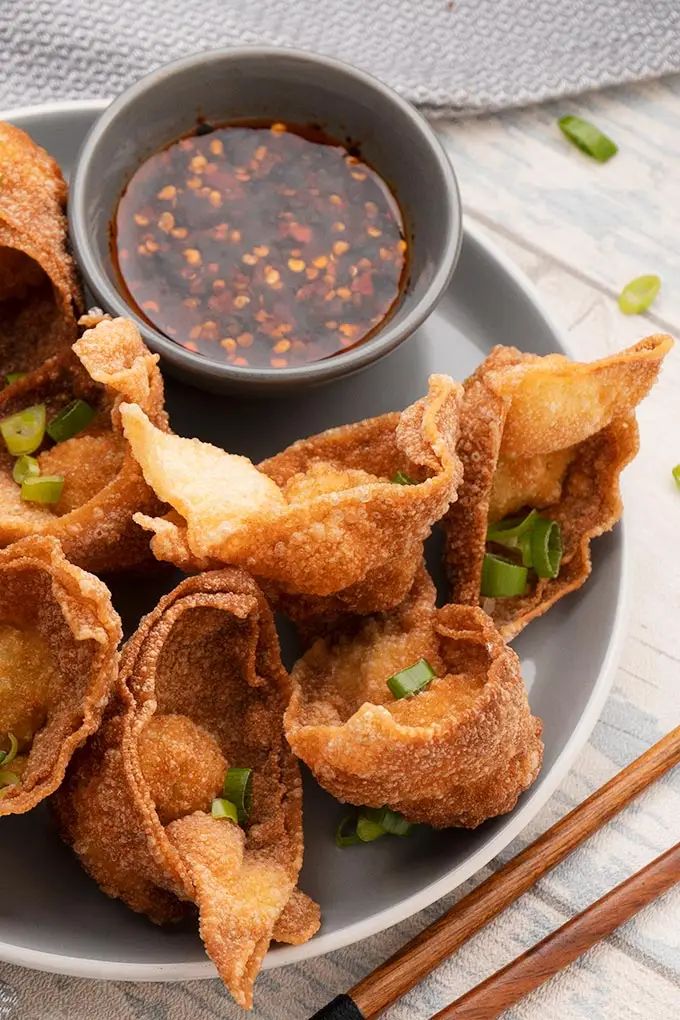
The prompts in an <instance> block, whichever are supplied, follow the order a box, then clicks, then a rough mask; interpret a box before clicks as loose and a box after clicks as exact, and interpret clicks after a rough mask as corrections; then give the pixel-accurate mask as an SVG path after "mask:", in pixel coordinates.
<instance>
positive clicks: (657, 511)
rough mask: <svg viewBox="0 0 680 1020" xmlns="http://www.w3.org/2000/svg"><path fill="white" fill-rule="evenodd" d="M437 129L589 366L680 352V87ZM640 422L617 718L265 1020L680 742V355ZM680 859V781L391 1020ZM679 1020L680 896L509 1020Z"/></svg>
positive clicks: (41, 1002) (14, 1013)
mask: <svg viewBox="0 0 680 1020" xmlns="http://www.w3.org/2000/svg"><path fill="white" fill-rule="evenodd" d="M565 112H572V113H579V114H582V115H585V116H587V117H590V118H591V119H593V120H594V121H595V122H596V123H597V124H598V125H599V126H600V127H601V128H603V129H604V130H605V131H607V132H608V133H609V134H611V136H612V137H613V138H614V139H615V140H616V141H617V142H618V143H619V145H620V152H619V154H618V155H617V157H616V158H615V159H613V160H611V161H610V162H609V163H608V164H606V165H604V166H600V165H599V164H597V163H595V162H593V161H591V160H589V159H588V158H586V157H585V156H583V155H582V154H580V153H579V152H578V151H577V150H575V149H573V148H572V147H571V146H570V145H568V144H567V143H566V142H565V140H564V139H563V138H562V136H561V134H560V133H559V131H558V130H557V127H556V124H555V121H556V118H557V117H558V116H559V115H561V114H562V113H565ZM440 126H441V127H442V128H443V129H444V130H445V132H446V134H447V137H448V139H449V142H450V146H451V150H452V153H453V156H454V159H455V165H456V169H457V172H458V175H459V179H460V184H461V190H462V195H463V201H464V205H465V210H466V216H467V218H468V220H469V221H470V222H474V224H475V225H476V226H478V227H480V228H482V229H483V230H484V232H485V233H486V234H487V235H488V236H489V237H490V238H491V239H492V240H493V241H494V242H495V243H496V244H497V245H499V247H501V248H502V249H503V250H504V251H505V252H506V253H507V254H508V255H509V256H510V257H511V258H512V259H513V260H514V261H515V262H516V263H517V264H518V265H519V266H520V267H521V268H522V269H523V270H524V271H525V273H527V275H528V276H529V277H530V278H531V279H532V280H533V282H534V283H535V285H536V286H537V287H538V290H539V292H540V294H541V296H542V298H543V299H544V301H545V302H546V304H547V306H548V308H549V309H550V310H551V312H552V313H553V315H554V317H555V318H556V319H557V320H558V322H560V323H561V324H562V325H563V327H564V328H565V330H566V333H567V336H568V340H569V343H570V344H571V346H572V349H573V352H574V354H575V355H577V356H578V357H580V358H583V359H591V358H595V357H597V356H599V355H601V354H603V353H605V352H607V351H611V350H614V349H616V348H619V347H621V346H623V345H625V344H627V343H629V342H632V341H634V340H636V339H638V338H639V337H641V336H644V335H645V334H648V333H652V332H658V331H662V330H663V331H669V332H671V333H675V334H676V335H678V336H680V77H674V78H668V79H665V80H663V81H659V82H654V83H648V84H644V85H638V86H631V87H625V88H618V89H611V90H609V91H607V92H603V93H599V94H596V95H590V96H586V97H580V98H577V99H574V100H571V101H565V102H560V103H559V104H550V105H546V106H542V107H537V108H533V109H527V110H524V111H519V112H517V111H515V112H510V113H506V114H502V115H497V116H493V117H484V118H480V119H478V120H468V121H459V122H456V123H451V124H443V125H440ZM649 272H654V273H658V274H659V275H660V276H661V277H662V280H663V289H662V292H661V295H660V297H659V298H658V300H657V302H656V303H655V304H654V306H653V308H652V309H651V310H650V311H649V312H648V313H647V314H646V315H644V316H641V317H632V318H629V317H624V316H623V315H622V314H621V313H620V312H619V311H618V309H617V305H616V300H615V299H616V295H617V294H618V292H619V290H620V288H621V286H622V285H623V284H624V283H626V282H627V281H628V280H629V279H631V278H632V277H634V276H637V275H639V274H641V273H649ZM498 340H499V342H501V341H502V340H503V338H502V337H498ZM639 420H640V425H641V437H642V451H641V454H640V456H639V457H638V459H637V460H636V461H635V463H634V464H633V465H632V467H631V468H629V469H628V471H627V475H626V479H625V484H624V490H625V497H626V522H627V526H628V540H629V542H630V546H631V553H632V557H631V558H632V560H633V571H632V598H631V603H632V609H631V617H630V625H629V633H628V638H627V641H626V643H625V648H624V652H623V656H622V659H621V663H620V666H619V669H618V673H617V676H616V679H615V681H614V685H613V688H612V691H611V695H610V697H609V699H608V701H607V703H606V705H605V708H604V711H603V713H602V717H601V719H600V721H599V722H598V724H597V726H596V727H595V730H594V731H593V734H592V736H591V738H590V740H589V742H588V744H587V746H586V747H585V749H584V750H583V751H582V753H581V754H580V756H579V758H578V760H577V761H576V764H575V766H574V768H573V769H572V771H571V773H570V774H569V776H568V778H567V779H566V780H565V782H564V783H563V784H562V786H561V787H560V788H559V789H558V791H557V793H556V794H555V795H554V796H553V797H552V799H551V800H550V801H549V803H548V804H547V805H546V806H545V807H544V809H543V810H542V811H541V813H540V814H539V816H538V817H537V818H536V819H535V820H534V822H533V823H532V825H531V826H529V828H528V829H527V830H526V831H525V832H524V833H523V834H522V836H521V837H520V838H519V839H517V840H516V841H515V843H514V844H512V845H511V846H510V847H508V849H507V850H506V851H505V852H504V853H503V855H502V856H501V858H500V859H498V860H496V861H495V862H493V864H492V865H491V866H490V867H489V868H487V869H484V871H483V872H481V873H480V874H479V875H478V876H476V878H475V879H474V880H472V881H471V882H470V883H468V884H467V885H466V886H465V887H464V888H463V889H460V890H458V891H457V892H456V893H455V894H454V895H452V896H450V897H448V898H447V899H446V900H444V901H442V902H441V903H439V904H436V905H435V906H433V907H431V908H429V909H428V910H426V911H424V912H422V913H421V914H418V915H416V916H415V917H413V918H411V919H410V920H409V921H407V922H404V923H402V924H400V925H398V926H396V927H395V928H392V929H390V930H388V931H386V932H383V933H382V934H381V935H377V936H375V937H373V938H371V939H368V940H366V941H364V942H362V943H360V944H358V945H355V946H353V947H351V948H349V949H345V950H340V951H338V952H335V953H332V954H330V955H329V956H326V957H324V958H322V959H317V960H312V961H310V962H308V963H305V964H301V965H298V966H295V967H290V968H284V969H282V970H276V971H271V972H268V973H266V974H264V975H262V976H261V978H260V980H259V982H258V985H257V993H256V999H255V1002H256V1005H255V1010H254V1011H253V1013H252V1014H251V1015H252V1016H253V1020H303V1018H305V1017H307V1016H308V1015H309V1014H310V1013H311V1012H312V1011H313V1010H314V1009H316V1008H318V1007H320V1006H321V1005H322V1004H323V1003H324V1002H326V1001H327V1000H328V999H329V998H331V997H332V996H333V995H335V994H337V993H339V992H341V991H344V990H345V989H346V988H348V987H349V986H351V985H352V984H353V983H354V982H355V981H356V980H357V979H358V978H359V977H361V976H363V975H364V974H366V973H368V971H370V970H371V969H372V968H373V967H375V966H376V965H377V964H378V963H380V962H381V961H382V960H383V959H384V958H385V957H386V956H388V955H389V954H390V953H391V952H393V951H394V950H395V949H397V948H398V947H399V946H400V945H402V944H403V943H404V942H405V941H406V940H407V939H408V938H409V937H410V936H411V935H412V934H414V933H415V932H417V931H419V930H420V929H421V928H423V927H424V926H425V924H427V923H428V922H429V921H431V920H433V919H434V918H435V917H437V916H438V915H439V914H440V913H441V912H442V911H443V910H444V909H445V908H446V907H447V906H449V905H450V904H451V903H452V902H453V901H454V900H455V899H456V898H458V897H459V896H460V895H462V894H463V893H464V892H465V891H466V890H467V889H468V888H471V887H472V886H473V885H474V884H475V883H476V882H478V881H479V880H480V879H482V878H483V877H485V875H486V874H488V873H489V871H490V870H492V869H493V868H497V867H498V866H499V865H500V864H501V863H502V861H503V860H505V859H507V858H508V857H510V856H512V855H513V854H514V853H516V852H517V851H518V850H519V849H520V848H521V847H522V846H523V845H525V844H526V843H527V842H528V841H529V840H530V839H532V838H533V837H535V836H536V835H537V834H538V833H539V832H541V831H543V830H544V829H546V828H547V827H548V826H549V825H550V824H551V823H552V822H553V821H555V820H556V819H557V818H558V817H559V816H561V815H562V814H564V813H565V812H566V811H567V810H569V809H570V808H571V807H573V806H574V805H576V804H577V803H578V802H579V801H581V800H583V799H584V798H585V797H586V796H587V795H588V794H589V793H591V792H592V791H593V790H594V789H596V788H597V787H598V786H600V785H601V784H602V783H603V782H604V781H605V780H606V779H607V778H609V777H610V776H611V775H613V773H614V772H616V771H618V769H619V768H621V767H622V766H624V765H625V764H626V763H628V762H629V761H631V760H632V759H633V758H635V757H636V756H637V755H638V754H640V753H641V752H642V751H643V750H644V749H645V748H646V747H648V746H649V745H650V744H652V743H653V742H654V741H656V740H657V739H659V738H660V737H661V736H662V735H663V734H664V733H665V732H667V731H668V730H670V729H671V728H673V727H674V726H677V725H678V724H680V643H679V642H678V634H679V633H680V628H679V626H678V623H679V622H680V539H679V533H680V491H678V489H677V488H676V486H675V484H674V482H673V480H672V478H671V468H672V466H673V465H674V464H676V463H678V462H680V348H677V349H676V350H675V351H674V352H673V353H672V354H671V356H670V357H669V359H668V360H667V364H666V366H665V368H664V371H663V374H662V378H661V381H660V382H659V384H658V385H657V387H656V389H655V390H654V392H653V395H652V397H651V398H650V399H648V400H647V401H646V402H645V403H644V404H643V406H642V408H641V410H640V414H639ZM678 840H680V771H679V770H677V769H676V770H675V773H674V774H671V775H669V776H668V777H666V778H665V779H663V780H662V781H660V782H658V783H657V784H656V785H655V786H654V787H653V788H652V789H651V790H649V791H648V792H647V793H646V794H644V795H643V796H642V797H640V798H639V799H638V800H637V801H636V802H635V804H634V805H633V806H632V807H630V808H628V809H627V810H626V811H624V812H623V813H622V814H621V815H620V816H619V817H618V818H617V819H616V820H615V821H614V822H613V823H612V824H610V825H609V826H608V827H607V828H606V829H605V830H604V831H602V832H600V833H599V834H598V835H597V836H596V837H594V838H593V839H591V840H590V841H589V842H588V843H586V844H585V845H584V847H583V848H582V849H580V850H579V851H577V852H576V853H575V854H574V855H573V856H572V858H570V859H569V860H568V861H567V862H565V863H564V864H563V865H562V866H560V867H559V868H557V869H556V870H555V871H554V872H553V873H552V874H551V875H550V876H548V877H547V878H545V879H543V880H542V881H541V882H539V883H538V885H537V886H536V888H535V889H534V890H533V891H532V892H531V893H529V894H527V895H526V896H525V897H524V898H523V899H522V900H521V901H520V902H519V903H517V904H516V905H515V906H514V907H512V908H511V909H510V910H508V911H507V912H506V913H505V914H504V915H503V916H502V917H500V918H498V919H497V920H496V921H495V922H494V923H493V924H492V925H491V926H490V927H489V928H487V929H486V931H485V932H484V933H482V934H480V935H479V936H477V937H476V938H475V939H473V940H472V941H471V942H470V943H469V944H468V945H467V946H465V947H464V948H463V949H462V950H461V951H460V952H459V953H458V954H457V956H456V957H455V959H454V960H452V961H450V962H449V963H447V964H446V965H444V966H442V967H440V968H439V970H437V971H436V972H435V973H434V974H433V975H432V976H431V977H430V978H429V980H428V981H426V982H425V983H424V984H423V985H422V986H421V987H419V988H418V989H416V990H414V991H413V992H412V993H411V994H410V995H409V996H407V997H406V998H405V999H404V1000H403V1001H402V1002H401V1003H399V1005H397V1006H395V1007H393V1008H392V1009H391V1010H390V1011H388V1013H387V1014H386V1015H387V1017H388V1018H389V1020H421V1018H422V1020H425V1018H427V1017H430V1016H431V1015H432V1013H434V1012H435V1011H436V1010H437V1009H439V1008H441V1007H442V1006H443V1005H444V1004H445V1003H446V1002H448V1001H449V1000H451V999H452V998H454V997H456V996H457V995H460V994H461V993H462V992H463V991H465V990H466V989H467V988H469V987H470V986H472V985H473V984H475V983H477V982H478V981H480V980H481V979H483V978H484V977H485V976H486V975H488V974H489V973H491V972H492V971H494V970H496V969H497V968H498V967H500V966H502V965H503V964H505V963H506V962H508V961H509V960H510V959H511V958H512V957H514V956H516V955H517V954H518V953H520V952H521V951H523V950H524V949H526V948H528V947H529V946H530V945H531V944H533V943H534V942H535V941H537V940H538V939H539V938H542V937H543V936H544V935H546V934H547V933H548V932H549V931H551V930H552V929H554V928H555V927H557V926H559V925H560V924H562V923H563V922H564V921H565V920H566V919H567V918H568V917H569V916H570V915H572V914H573V913H574V912H575V911H577V910H579V909H582V908H583V907H584V906H586V905H587V904H588V903H589V902H590V901H592V900H594V899H596V898H597V897H598V896H600V895H601V894H602V893H604V892H605V891H606V890H607V889H609V888H610V887H611V886H612V885H614V884H616V883H617V882H619V881H621V880H623V879H624V878H625V877H626V876H628V875H629V874H631V873H632V872H633V871H635V870H637V869H638V868H640V867H642V866H643V865H644V864H646V863H648V862H649V861H650V860H652V859H653V858H654V857H655V856H657V855H658V854H659V853H660V852H662V851H663V850H665V849H667V848H669V847H670V846H671V845H673V844H674V843H676V842H677V841H678ZM0 978H2V979H4V980H5V981H7V982H8V983H9V984H10V986H11V987H12V989H13V990H14V993H15V1005H14V1008H12V1006H10V1005H9V1003H8V1007H9V1010H10V1011H9V1012H7V1014H6V1016H7V1018H8V1020H9V1018H10V1017H11V1018H12V1020H14V1018H15V1017H16V1020H38V1018H40V1020H92V1018H95V1017H96V1018H101V1020H114V1018H115V1020H119V1018H124V1017H125V1018H126V1017H134V1018H136V1020H188V1018H192V1020H193V1018H204V1017H205V1018H213V1017H221V1018H228V1020H237V1018H242V1017H243V1016H244V1014H243V1013H242V1012H241V1011H240V1010H239V1009H238V1008H236V1007H235V1006H234V1005H233V1004H232V1003H231V1002H230V1001H229V999H228V997H227V996H226V995H225V993H224V991H223V989H222V987H221V985H220V984H219V982H217V981H203V982H198V981H197V982H190V983H189V982H188V983H185V984H183V985H160V984H159V985H139V984H132V983H125V982H119V983H115V984H104V983H99V982H95V981H84V980H77V979H72V978H65V977H55V976H51V975H43V974H36V973H33V972H31V971H26V970H21V969H19V968H16V967H10V966H5V965H0ZM4 1015H5V1014H3V1016H4ZM679 1016H680V886H679V887H677V888H676V889H675V890H674V891H672V892H670V893H668V894H667V895H666V896H665V897H663V898H662V899H661V900H659V901H658V902H657V903H655V904H653V905H652V906H650V907H649V908H647V909H646V910H645V911H643V912H642V913H641V914H640V915H638V917H637V918H636V919H634V920H633V921H632V922H630V923H629V924H627V925H626V926H625V927H623V928H621V929H620V930H619V931H618V932H617V933H616V934H615V935H613V936H612V937H611V938H609V939H608V940H607V941H606V942H604V943H602V944H601V945H599V946H598V947H597V948H595V949H593V950H591V951H590V952H589V953H588V954H587V955H586V956H585V957H583V958H582V959H581V961H580V962H579V963H577V964H575V965H573V966H572V967H570V968H569V969H568V970H566V971H565V972H563V973H562V974H561V975H560V976H559V977H557V978H555V979H553V980H552V981H550V982H549V983H548V984H546V985H544V986H543V988H541V989H539V990H538V991H537V992H535V993H534V994H533V995H531V996H529V997H528V998H526V999H525V1000H524V1001H522V1002H521V1003H520V1004H519V1005H517V1006H516V1007H515V1008H514V1009H513V1010H511V1011H510V1012H509V1013H507V1014H505V1018H506V1020H545V1018H546V1017H550V1018H553V1017H559V1018H560V1020H632V1018H639V1020H677V1018H678V1017H679Z"/></svg>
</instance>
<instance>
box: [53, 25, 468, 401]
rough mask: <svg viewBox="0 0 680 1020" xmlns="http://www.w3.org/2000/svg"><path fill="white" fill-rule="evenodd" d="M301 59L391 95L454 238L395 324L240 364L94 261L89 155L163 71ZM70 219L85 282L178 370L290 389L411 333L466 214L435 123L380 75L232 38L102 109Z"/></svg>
mask: <svg viewBox="0 0 680 1020" xmlns="http://www.w3.org/2000/svg"><path fill="white" fill-rule="evenodd" d="M272 59H276V60H283V61H285V62H287V63H293V64H294V63H303V64H306V65H307V66H313V67H316V68H319V69H323V68H331V69H333V70H335V71H337V72H339V73H340V74H344V75H346V76H347V77H350V78H353V79H354V80H355V81H357V82H360V83H361V85H362V86H363V87H364V88H365V89H367V90H370V91H372V92H379V93H380V94H381V95H382V96H383V97H384V98H385V99H386V100H387V101H388V102H390V103H391V104H392V105H393V106H394V107H395V109H396V110H397V111H398V112H399V114H400V115H401V116H402V117H403V118H406V119H407V120H408V121H409V122H410V124H411V125H412V126H413V128H414V129H415V130H416V131H417V132H418V134H419V135H420V139H421V143H422V147H423V151H427V152H428V153H429V158H430V159H431V160H432V162H433V166H434V167H435V169H436V170H437V171H438V174H439V176H440V178H441V180H442V184H443V187H442V195H443V196H445V198H446V209H445V210H444V211H445V214H446V219H447V221H448V232H449V234H450V238H451V243H450V245H449V246H448V247H447V249H446V251H445V255H444V257H443V258H442V259H440V260H439V263H438V264H437V265H436V266H435V271H434V274H433V277H432V279H431V280H430V282H429V284H428V285H427V287H426V289H425V292H424V293H423V294H422V295H421V297H420V298H419V299H418V300H417V301H416V302H415V303H414V304H413V307H412V308H411V309H410V310H409V311H408V313H407V314H406V315H405V317H404V318H403V319H402V321H401V322H400V323H398V324H397V325H396V326H395V325H394V324H393V322H392V320H391V319H388V321H387V322H386V324H385V327H384V328H381V329H379V330H378V331H377V332H376V333H375V334H374V335H373V336H372V337H369V338H368V339H367V340H366V341H365V342H364V343H360V344H359V345H358V346H357V347H355V348H353V349H351V350H348V351H344V352H340V353H339V354H336V355H334V356H332V357H329V358H326V359H323V360H321V361H316V362H309V363H307V364H304V365H300V366H294V367H289V368H263V367H252V366H248V367H239V366H236V365H229V364H226V363H223V362H220V361H217V360H214V359H212V358H210V357H207V356H205V355H202V354H198V353H196V352H193V351H190V350H188V349H187V348H186V347H183V346H182V345H181V344H179V343H176V342H175V341H174V340H171V339H170V338H169V337H166V336H164V335H163V334H162V333H161V332H160V331H159V330H157V329H156V328H155V327H153V326H151V325H150V324H149V323H148V322H146V321H145V320H144V319H143V318H142V317H141V316H140V315H139V314H138V313H137V312H136V309H135V308H134V307H133V306H132V305H131V304H130V303H129V302H128V301H127V299H126V298H125V297H124V296H123V294H121V293H120V291H119V290H118V289H117V288H115V287H114V286H113V285H112V283H111V282H110V280H109V279H108V277H107V275H106V273H104V272H100V271H99V268H98V262H99V259H98V256H96V255H95V254H94V244H93V242H92V240H91V237H90V231H89V230H88V228H87V217H86V211H85V191H86V185H87V183H88V172H89V169H90V167H91V163H92V158H93V156H94V154H95V152H96V150H97V148H98V147H99V146H100V145H101V142H102V139H104V138H105V137H106V134H107V132H109V131H110V130H111V128H112V127H113V126H114V125H115V121H116V119H117V118H118V116H119V115H120V114H121V113H122V112H123V111H125V110H127V109H129V108H130V106H131V105H133V104H134V103H136V102H138V101H139V100H140V98H142V97H143V96H144V95H145V93H146V92H147V91H148V90H149V89H150V88H152V87H155V86H157V85H158V84H159V83H160V82H162V81H164V80H167V78H168V77H170V76H174V75H176V74H182V73H184V72H185V71H187V70H188V69H190V68H192V67H194V66H195V65H196V64H199V63H200V64H204V63H209V64H210V63H213V64H216V63H223V62H225V61H226V62H227V63H230V64H238V63H239V62H240V61H243V60H256V61H271V60H272ZM68 220H69V231H70V235H71V243H72V246H73V251H74V255H75V258H76V260H77V262H78V264H79V266H80V269H81V271H82V274H83V277H84V279H85V282H86V283H87V285H88V287H89V289H90V290H91V291H92V293H93V294H94V296H95V298H96V300H97V301H98V302H101V304H102V305H103V306H104V307H105V308H106V309H110V310H111V311H113V312H115V313H116V314H117V315H122V316H125V317H127V318H130V319H132V320H133V322H135V324H136V325H137V327H138V328H139V330H140V332H141V333H142V336H143V337H144V339H145V342H146V343H147V344H148V346H149V347H151V349H152V350H153V351H154V352H155V353H159V354H160V355H161V356H162V358H163V360H164V363H165V364H166V365H167V366H168V367H169V368H170V370H171V371H172V370H173V369H174V370H176V371H177V372H179V373H181V374H182V375H184V376H185V377H186V376H191V378H192V379H193V380H195V383H196V384H198V383H199V380H200V379H203V380H204V381H205V382H206V384H207V385H209V383H210V382H212V383H213V384H215V385H218V384H219V383H232V384H239V383H240V384H242V385H244V386H245V387H247V386H248V384H257V385H259V386H260V387H263V386H264V387H265V388H270V389H271V390H284V389H290V388H291V386H292V385H294V384H296V383H305V382H308V383H315V382H325V381H330V380H331V379H336V378H341V377H343V376H346V375H351V374H352V373H354V372H356V371H358V370H360V369H362V368H364V367H366V366H367V365H369V364H372V363H373V362H375V361H377V360H379V359H380V358H382V357H383V356H384V355H386V354H388V353H389V352H391V351H392V350H394V349H395V348H396V347H398V346H399V344H401V343H402V342H404V341H405V340H407V339H408V338H409V337H411V336H412V335H413V334H414V333H415V331H416V330H417V328H418V327H419V326H420V325H421V324H422V323H423V322H424V321H425V319H426V318H427V317H428V316H429V315H430V313H431V312H432V310H433V309H434V307H435V306H436V304H437V303H438V301H439V300H440V298H441V297H442V295H443V294H444V291H445V290H446V288H447V286H448V284H449V282H450V280H451V277H452V275H453V272H454V269H455V267H456V263H457V261H458V256H459V254H460V249H461V245H462V241H463V216H462V205H461V198H460V190H459V187H458V182H457V179H456V175H455V172H454V169H453V166H452V164H451V160H450V158H449V156H448V154H447V152H446V150H445V149H444V146H443V145H442V143H441V141H440V140H439V138H438V137H437V135H436V133H435V132H434V130H433V128H432V127H431V125H430V124H428V122H427V121H426V120H425V118H424V117H423V115H422V114H421V113H419V111H418V110H417V109H416V108H415V107H414V106H413V105H412V104H411V103H409V102H408V101H407V100H405V99H404V98H403V97H402V96H400V95H399V93H398V92H396V91H395V90H394V89H392V88H391V87H390V86H388V85H386V84H385V83H384V82H382V81H381V80H380V79H378V78H376V77H374V76H373V75H371V74H369V73H368V72H366V71H363V70H361V69H360V68H357V67H354V65H352V64H348V63H346V62H345V61H342V60H337V59H336V58H334V57H327V56H325V55H323V54H319V53H315V52H312V51H309V50H300V49H292V48H281V47H276V46H257V45H253V46H234V47H225V48H220V49H212V50H205V51H200V52H198V53H193V54H190V55H188V56H185V57H180V58H179V59H176V60H172V61H169V62H167V63H165V64H161V65H160V66H159V67H157V68H154V69H153V70H152V71H149V72H148V73H147V74H145V75H143V76H142V77H141V78H138V79H137V81H135V82H133V83H132V85H130V86H128V88H126V89H125V90H124V91H123V92H121V93H120V94H119V95H118V96H117V97H116V98H115V99H114V100H113V101H112V102H111V103H110V104H109V105H108V106H107V107H106V109H105V110H104V111H103V113H102V114H101V116H100V117H99V118H98V119H97V120H96V121H95V123H94V124H93V126H92V128H91V129H90V131H89V132H88V134H87V136H86V138H85V140H84V142H83V144H82V146H81V148H80V151H79V152H78V155H77V159H76V163H75V170H74V172H73V174H72V177H71V182H70V188H69V202H68Z"/></svg>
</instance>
